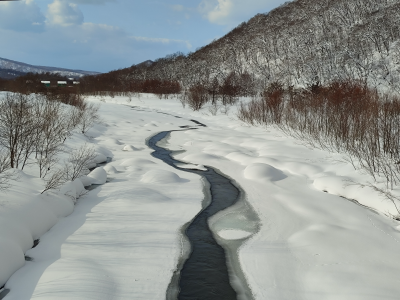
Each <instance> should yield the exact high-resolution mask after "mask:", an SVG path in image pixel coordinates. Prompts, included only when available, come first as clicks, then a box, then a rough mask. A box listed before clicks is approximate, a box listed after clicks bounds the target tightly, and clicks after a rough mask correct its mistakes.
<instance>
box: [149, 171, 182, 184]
mask: <svg viewBox="0 0 400 300" xmlns="http://www.w3.org/2000/svg"><path fill="white" fill-rule="evenodd" d="M141 181H142V182H145V183H161V184H171V183H182V182H187V180H186V179H183V178H180V177H179V176H178V175H177V174H176V173H174V172H171V171H165V170H151V171H148V172H146V173H145V174H144V175H143V176H142V179H141Z"/></svg>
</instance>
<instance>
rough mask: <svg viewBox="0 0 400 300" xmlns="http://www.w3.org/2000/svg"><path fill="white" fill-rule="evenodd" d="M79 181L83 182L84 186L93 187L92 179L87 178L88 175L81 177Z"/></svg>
mask: <svg viewBox="0 0 400 300" xmlns="http://www.w3.org/2000/svg"><path fill="white" fill-rule="evenodd" d="M79 179H80V180H81V182H82V184H83V186H89V185H92V179H91V178H89V177H87V176H86V175H83V176H81V177H79Z"/></svg>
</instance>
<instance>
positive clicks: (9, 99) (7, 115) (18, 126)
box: [0, 93, 38, 169]
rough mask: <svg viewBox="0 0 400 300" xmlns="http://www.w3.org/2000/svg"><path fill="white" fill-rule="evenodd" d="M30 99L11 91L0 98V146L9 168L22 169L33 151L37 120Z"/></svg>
mask: <svg viewBox="0 0 400 300" xmlns="http://www.w3.org/2000/svg"><path fill="white" fill-rule="evenodd" d="M30 100H31V97H29V96H26V95H23V94H11V93H8V94H6V95H5V97H3V99H0V147H2V148H3V149H4V150H5V151H6V152H7V155H8V158H9V163H10V167H11V168H19V167H20V168H21V169H23V168H24V166H25V165H26V163H27V160H28V158H29V156H30V154H32V153H33V151H34V145H35V132H36V129H37V128H38V120H37V119H36V118H35V117H34V113H33V105H32V103H31V101H30Z"/></svg>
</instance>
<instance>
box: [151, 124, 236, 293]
mask: <svg viewBox="0 0 400 300" xmlns="http://www.w3.org/2000/svg"><path fill="white" fill-rule="evenodd" d="M173 131H178V130H173ZM170 132H171V131H164V132H160V133H158V134H157V135H155V136H153V137H151V138H150V139H149V140H148V141H147V144H148V146H149V147H150V148H152V149H154V152H153V153H152V155H153V156H154V157H156V158H158V159H161V160H162V161H164V162H165V163H167V164H168V165H170V166H172V167H174V168H176V169H178V170H181V171H185V172H190V173H195V174H198V175H200V176H203V178H205V179H206V180H207V181H208V182H209V184H210V192H211V202H210V204H209V205H208V206H207V207H205V208H204V209H203V210H202V211H201V212H200V213H199V214H198V215H197V216H196V217H195V218H194V219H193V220H192V222H191V223H190V224H189V225H188V226H187V227H186V231H185V234H186V236H187V237H188V239H189V241H190V244H191V251H192V252H191V254H190V256H189V257H188V259H187V260H186V261H185V263H184V264H183V267H182V269H181V270H180V278H179V294H178V299H180V300H181V299H182V300H189V299H190V300H194V299H199V300H200V299H207V300H222V299H224V300H231V299H237V294H236V292H235V290H234V289H233V288H232V286H231V284H230V281H229V274H228V267H227V263H226V261H227V259H226V255H225V251H224V249H223V248H222V247H221V246H220V245H219V244H218V243H217V242H216V240H215V238H214V236H213V234H212V232H211V230H210V228H209V225H208V219H209V218H210V217H211V216H213V215H215V214H216V213H218V212H219V211H221V210H224V209H226V208H228V207H230V206H232V205H233V204H235V203H236V202H237V201H238V200H239V197H240V191H239V189H238V188H237V187H236V186H235V185H234V184H232V182H231V180H230V179H229V178H227V177H225V176H223V175H221V174H219V173H217V172H216V171H215V170H214V169H212V168H210V167H207V168H206V169H207V170H206V171H201V170H195V169H183V168H180V167H178V166H176V165H175V164H182V162H180V161H178V160H175V159H174V158H172V156H171V153H172V152H171V151H170V150H167V149H164V148H162V147H159V146H157V142H159V141H161V140H162V139H164V138H166V137H168V135H169V134H170Z"/></svg>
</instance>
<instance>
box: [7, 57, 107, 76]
mask: <svg viewBox="0 0 400 300" xmlns="http://www.w3.org/2000/svg"><path fill="white" fill-rule="evenodd" d="M30 72H31V73H39V74H42V73H46V72H50V73H57V74H60V75H61V76H67V77H82V76H85V75H96V74H100V73H99V72H92V71H83V70H71V69H64V68H57V67H45V66H34V65H30V64H26V63H22V62H18V61H14V60H10V59H6V58H1V57H0V77H1V78H6V79H12V78H16V77H19V76H21V75H24V74H26V73H30Z"/></svg>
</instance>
